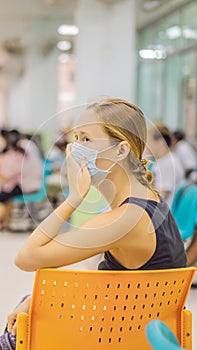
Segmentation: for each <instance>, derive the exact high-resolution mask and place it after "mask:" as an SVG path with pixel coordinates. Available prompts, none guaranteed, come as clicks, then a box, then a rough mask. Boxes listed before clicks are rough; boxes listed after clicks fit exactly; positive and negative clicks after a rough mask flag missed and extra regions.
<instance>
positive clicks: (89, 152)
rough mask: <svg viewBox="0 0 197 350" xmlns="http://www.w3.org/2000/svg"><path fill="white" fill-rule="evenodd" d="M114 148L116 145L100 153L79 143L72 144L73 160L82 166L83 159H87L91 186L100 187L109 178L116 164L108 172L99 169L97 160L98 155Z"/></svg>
mask: <svg viewBox="0 0 197 350" xmlns="http://www.w3.org/2000/svg"><path fill="white" fill-rule="evenodd" d="M112 147H114V145H113V146H110V147H108V148H106V149H105V150H102V151H100V152H99V151H97V150H95V149H92V148H89V147H86V146H83V145H81V144H79V143H77V142H74V143H73V144H72V148H71V154H72V156H73V158H74V159H75V160H76V161H77V163H79V164H80V162H81V157H85V159H86V163H87V167H88V170H89V172H90V175H91V184H92V185H93V186H97V185H99V184H100V183H101V182H102V181H103V180H104V179H105V178H106V177H107V175H108V174H109V173H110V170H111V168H112V167H113V166H114V164H112V165H111V166H110V167H109V168H108V169H107V170H102V169H99V168H97V166H96V158H97V155H98V153H102V152H104V151H107V150H108V149H111V148H112Z"/></svg>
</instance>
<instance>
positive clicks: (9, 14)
mask: <svg viewBox="0 0 197 350" xmlns="http://www.w3.org/2000/svg"><path fill="white" fill-rule="evenodd" d="M79 1H80V0H13V1H8V0H0V8H1V11H0V49H1V48H3V49H5V48H6V52H9V53H13V54H14V50H15V52H17V53H19V54H20V53H22V52H23V49H24V48H27V47H28V45H30V43H31V42H32V40H34V38H32V33H34V35H35V33H36V35H37V40H38V38H39V41H40V43H41V45H43V46H44V47H45V49H46V47H48V49H50V45H51V46H52V45H54V43H55V42H57V41H58V40H59V38H58V33H57V28H58V27H59V25H61V24H63V23H68V24H73V23H74V19H75V12H76V9H77V5H78V3H79ZM90 1H100V2H103V3H106V4H112V3H115V2H121V1H122V2H123V1H125V0H90ZM187 1H190V0H157V1H156V0H136V18H137V21H136V22H137V26H138V28H141V27H143V26H144V25H146V24H148V23H149V22H151V21H153V20H154V19H155V18H158V17H159V16H162V14H164V13H165V12H166V11H168V12H169V10H171V9H173V8H174V7H176V6H179V5H180V4H182V3H186V2H187ZM13 2H14V6H13ZM155 2H157V3H158V5H157V6H156V7H155V8H153V9H152V10H149V11H148V10H145V8H144V6H145V4H147V3H149V4H150V3H155ZM32 28H33V29H34V30H33V31H32ZM47 45H48V46H47Z"/></svg>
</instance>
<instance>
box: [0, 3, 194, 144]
mask: <svg viewBox="0 0 197 350" xmlns="http://www.w3.org/2000/svg"><path fill="white" fill-rule="evenodd" d="M1 3H2V6H1V13H0V18H1V21H0V68H1V70H0V127H3V126H4V127H5V126H6V127H8V128H20V130H22V131H24V132H34V131H35V130H36V129H37V128H39V130H38V132H39V133H41V134H42V135H43V137H44V147H45V149H47V148H48V146H49V144H50V141H51V138H52V135H53V134H54V132H55V131H56V130H58V129H60V128H62V127H66V125H67V124H69V123H70V119H72V118H74V116H75V115H76V114H77V112H76V111H75V113H73V114H71V113H70V114H69V113H60V111H62V110H65V109H67V108H70V107H72V106H76V105H78V104H81V103H87V102H89V101H91V100H93V99H94V98H95V97H97V96H118V97H121V98H125V99H129V100H131V101H133V102H135V103H138V104H139V105H140V106H141V108H142V109H143V111H144V112H145V114H146V115H147V117H148V118H149V119H150V120H153V121H156V120H162V121H163V122H164V123H166V124H167V125H168V126H169V127H170V128H172V129H176V128H177V127H179V128H181V129H183V130H185V131H186V134H187V137H188V138H189V140H190V142H192V143H193V144H194V145H195V142H196V141H195V138H196V130H197V99H196V95H197V92H196V91H197V90H196V80H197V22H196V15H195V14H197V3H196V1H194V0H193V1H186V0H184V1H181V0H170V1H162V0H160V1H150V0H149V1H148V0H144V1H143V0H138V1H134V0H122V1H121V0H119V1H118V0H94V1H92V0H80V1H75V0H74V1H66V0H64V1H63V0H26V1H23V0H15V2H14V3H15V5H14V6H13V4H12V3H11V2H7V1H1ZM62 25H71V27H69V28H68V27H65V26H62ZM73 25H74V26H76V27H72V26H73ZM58 113H59V115H57V114H58ZM53 116H54V117H53ZM49 119H50V121H49ZM43 123H44V124H43Z"/></svg>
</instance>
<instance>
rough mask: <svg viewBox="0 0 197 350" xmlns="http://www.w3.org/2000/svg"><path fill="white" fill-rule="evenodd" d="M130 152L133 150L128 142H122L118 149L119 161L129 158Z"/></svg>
mask: <svg viewBox="0 0 197 350" xmlns="http://www.w3.org/2000/svg"><path fill="white" fill-rule="evenodd" d="M130 150H131V148H130V146H129V143H128V142H127V141H122V142H120V143H119V144H118V148H117V160H122V159H125V158H126V157H127V156H128V154H129V152H130Z"/></svg>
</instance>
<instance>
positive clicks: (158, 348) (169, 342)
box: [146, 320, 184, 350]
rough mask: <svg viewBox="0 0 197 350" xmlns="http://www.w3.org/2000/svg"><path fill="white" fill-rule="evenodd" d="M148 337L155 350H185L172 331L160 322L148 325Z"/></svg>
mask: <svg viewBox="0 0 197 350" xmlns="http://www.w3.org/2000/svg"><path fill="white" fill-rule="evenodd" d="M146 336H147V339H148V341H149V343H150V345H151V346H152V347H153V349H154V350H184V349H183V348H182V347H180V345H179V342H178V340H177V338H176V337H175V335H174V333H173V332H172V331H171V329H170V328H169V327H168V326H167V325H166V324H165V323H164V322H162V321H160V320H152V321H151V322H149V323H148V324H147V326H146Z"/></svg>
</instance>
